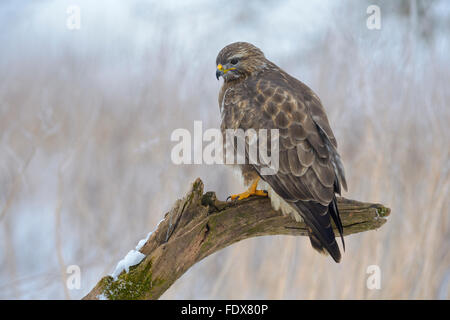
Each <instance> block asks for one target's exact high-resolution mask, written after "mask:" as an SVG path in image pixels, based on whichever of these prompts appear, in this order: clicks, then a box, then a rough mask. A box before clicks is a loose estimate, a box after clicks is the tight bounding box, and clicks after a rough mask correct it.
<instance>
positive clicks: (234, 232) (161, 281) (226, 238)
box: [83, 179, 390, 299]
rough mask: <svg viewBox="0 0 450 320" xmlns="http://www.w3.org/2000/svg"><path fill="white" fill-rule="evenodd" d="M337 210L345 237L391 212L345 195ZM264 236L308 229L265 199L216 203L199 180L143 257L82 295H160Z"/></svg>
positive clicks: (375, 225) (167, 217)
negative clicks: (215, 257) (211, 259)
mask: <svg viewBox="0 0 450 320" xmlns="http://www.w3.org/2000/svg"><path fill="white" fill-rule="evenodd" d="M338 208H339V211H340V214H341V219H342V224H343V226H344V235H345V236H347V235H349V234H353V233H358V232H364V231H368V230H373V229H377V228H379V227H381V226H382V225H383V224H384V223H385V222H386V218H385V217H386V216H388V215H389V213H390V209H389V208H387V207H384V206H383V205H381V204H372V203H363V202H358V201H354V200H347V199H344V198H338ZM335 231H336V230H335ZM336 234H338V232H336ZM267 235H293V236H305V235H307V231H306V226H305V224H304V223H298V222H295V221H294V220H293V219H291V218H289V217H286V216H283V215H282V214H281V213H279V212H276V211H274V210H273V209H272V208H271V205H270V200H269V199H268V198H262V197H250V198H249V199H246V200H241V201H238V202H223V201H219V200H217V198H216V195H215V193H214V192H207V193H205V194H204V193H203V182H202V181H201V180H200V179H197V180H196V181H195V182H194V183H193V185H192V188H191V190H190V191H189V192H188V194H187V195H186V196H185V197H184V198H183V199H180V200H177V202H176V203H175V205H174V206H173V208H172V209H171V210H170V211H169V212H168V213H166V215H165V219H164V220H163V221H162V222H161V223H160V224H159V226H158V228H157V229H156V230H155V231H154V232H153V233H152V235H151V236H150V238H149V239H148V241H147V242H146V244H145V245H144V246H143V247H142V248H141V250H140V251H141V252H142V253H143V254H145V255H146V257H145V258H144V259H143V260H142V261H141V262H140V263H139V264H138V265H136V266H134V267H131V268H130V271H129V272H128V273H125V272H122V274H121V275H120V276H119V277H118V279H117V280H115V281H114V279H113V278H112V277H111V276H106V277H104V278H103V279H101V280H100V281H99V282H98V283H97V285H96V286H95V287H94V288H93V289H92V290H91V292H89V293H88V294H87V295H86V296H85V297H84V298H83V299H99V298H107V299H158V298H159V297H160V296H161V295H162V294H163V293H164V292H165V291H166V290H167V289H168V288H169V287H170V286H171V285H172V284H173V283H174V282H175V281H176V280H177V279H178V278H179V277H181V276H182V275H183V274H184V273H185V272H186V271H187V270H188V269H189V268H190V267H191V266H193V265H194V264H195V263H197V262H198V261H200V260H202V259H203V258H205V257H207V256H209V255H210V254H213V253H214V252H217V251H219V250H220V249H222V248H225V247H227V246H229V245H231V244H233V243H235V242H238V241H240V240H243V239H247V238H251V237H258V236H267Z"/></svg>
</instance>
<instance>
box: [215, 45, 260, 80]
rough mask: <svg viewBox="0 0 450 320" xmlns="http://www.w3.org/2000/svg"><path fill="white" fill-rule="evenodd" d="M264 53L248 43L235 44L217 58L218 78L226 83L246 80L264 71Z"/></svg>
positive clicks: (223, 50)
mask: <svg viewBox="0 0 450 320" xmlns="http://www.w3.org/2000/svg"><path fill="white" fill-rule="evenodd" d="M266 65H267V60H266V58H265V57H264V53H263V52H262V51H261V50H260V49H258V48H257V47H255V46H254V45H252V44H251V43H248V42H234V43H232V44H229V45H227V46H226V47H225V48H223V49H222V50H220V52H219V54H218V55H217V58H216V68H217V69H216V78H217V80H219V77H223V79H224V81H225V82H227V81H232V80H236V79H239V78H245V77H248V76H250V75H252V74H253V73H254V72H258V71H260V70H262V69H264V68H265V67H266Z"/></svg>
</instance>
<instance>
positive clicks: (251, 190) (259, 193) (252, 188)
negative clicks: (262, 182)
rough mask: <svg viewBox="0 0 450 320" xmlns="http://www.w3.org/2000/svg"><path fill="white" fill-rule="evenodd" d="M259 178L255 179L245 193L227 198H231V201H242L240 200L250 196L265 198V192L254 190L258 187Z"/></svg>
mask: <svg viewBox="0 0 450 320" xmlns="http://www.w3.org/2000/svg"><path fill="white" fill-rule="evenodd" d="M259 179H260V177H258V178H256V179H255V180H254V181H253V183H252V185H251V186H250V188H248V190H247V191H245V192H243V193H239V194H234V195H231V196H230V197H229V198H231V200H235V199H237V200H242V199H246V198H248V197H250V196H261V197H267V192H266V191H264V190H256V187H257V186H258V182H259Z"/></svg>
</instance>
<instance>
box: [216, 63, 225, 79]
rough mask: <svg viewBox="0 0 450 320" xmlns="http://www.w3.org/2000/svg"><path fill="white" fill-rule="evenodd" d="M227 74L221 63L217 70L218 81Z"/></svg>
mask: <svg viewBox="0 0 450 320" xmlns="http://www.w3.org/2000/svg"><path fill="white" fill-rule="evenodd" d="M224 74H225V73H224V72H223V66H222V65H221V64H220V63H219V64H218V65H217V70H216V78H217V80H219V78H220V77H221V76H223V75H224Z"/></svg>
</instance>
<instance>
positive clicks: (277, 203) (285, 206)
mask: <svg viewBox="0 0 450 320" xmlns="http://www.w3.org/2000/svg"><path fill="white" fill-rule="evenodd" d="M258 189H261V190H267V193H268V194H269V198H270V203H271V205H272V208H273V209H274V210H276V211H280V210H281V213H282V214H283V215H285V216H290V217H291V218H293V219H295V221H297V222H302V221H303V219H302V217H301V216H300V214H299V213H298V212H297V210H295V209H294V208H293V207H292V206H291V205H290V204H289V203H288V202H286V201H284V199H283V198H282V197H280V196H279V195H278V194H277V193H276V192H275V191H274V190H273V189H272V187H271V186H269V185H268V184H267V182H265V181H263V180H262V179H261V180H259V183H258Z"/></svg>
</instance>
